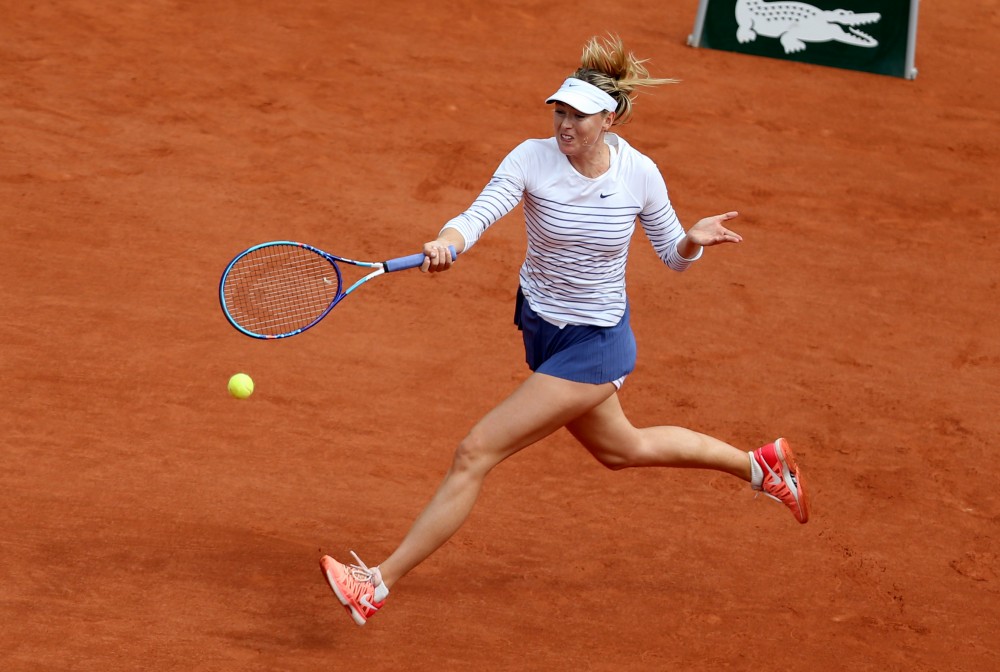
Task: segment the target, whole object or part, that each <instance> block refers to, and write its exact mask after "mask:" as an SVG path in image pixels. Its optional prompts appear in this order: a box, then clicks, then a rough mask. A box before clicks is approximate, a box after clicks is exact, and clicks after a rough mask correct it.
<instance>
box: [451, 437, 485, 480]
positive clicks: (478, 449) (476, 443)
mask: <svg viewBox="0 0 1000 672" xmlns="http://www.w3.org/2000/svg"><path fill="white" fill-rule="evenodd" d="M494 464H495V462H494V461H493V460H491V458H490V452H489V449H488V446H487V445H486V443H485V442H484V441H483V438H482V437H481V436H479V435H478V434H477V433H476V432H475V431H473V432H470V433H469V434H468V436H466V437H465V438H464V439H462V441H461V443H459V444H458V448H456V449H455V455H454V457H453V458H452V464H451V470H452V472H453V473H485V472H487V471H489V470H490V469H492V468H493V466H494Z"/></svg>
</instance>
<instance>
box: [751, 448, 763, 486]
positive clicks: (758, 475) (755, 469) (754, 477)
mask: <svg viewBox="0 0 1000 672" xmlns="http://www.w3.org/2000/svg"><path fill="white" fill-rule="evenodd" d="M747 455H749V456H750V487H751V488H753V489H754V490H760V489H762V488H763V487H764V470H763V469H761V468H760V465H759V464H757V460H755V459H754V456H753V451H752V450H748V451H747Z"/></svg>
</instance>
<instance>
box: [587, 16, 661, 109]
mask: <svg viewBox="0 0 1000 672" xmlns="http://www.w3.org/2000/svg"><path fill="white" fill-rule="evenodd" d="M644 63H646V60H639V59H638V58H636V57H635V55H634V54H632V52H626V51H625V45H624V44H623V43H622V41H621V38H619V37H618V36H617V35H609V36H608V37H607V38H605V39H604V40H601V39H600V38H598V37H596V36H595V37H592V38H590V40H589V41H588V42H587V44H586V45H584V47H583V55H582V56H581V57H580V68H579V69H578V70H577V71H576V72H574V73H573V75H572V76H573V77H575V78H576V79H582V80H583V81H585V82H588V83H590V84H593V85H594V86H596V87H597V88H599V89H600V90H601V91H604V92H605V93H607V94H608V95H610V96H611V97H612V98H614V99H615V101H616V102H617V103H618V108H617V109H616V110H615V120H614V122H613V123H612V125H617V124H624V123H627V122H628V121H629V119H631V118H632V101H633V100H634V98H635V94H636V91H635V89H636V88H637V87H640V86H659V85H660V84H674V83H676V82H677V81H678V80H676V79H658V78H655V77H650V76H649V71H648V70H647V69H646V66H645V65H643V64H644Z"/></svg>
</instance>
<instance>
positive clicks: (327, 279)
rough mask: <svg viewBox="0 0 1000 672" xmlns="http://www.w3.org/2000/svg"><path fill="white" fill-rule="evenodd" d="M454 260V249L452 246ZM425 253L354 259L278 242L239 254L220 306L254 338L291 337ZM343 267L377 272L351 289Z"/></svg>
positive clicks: (417, 263)
mask: <svg viewBox="0 0 1000 672" xmlns="http://www.w3.org/2000/svg"><path fill="white" fill-rule="evenodd" d="M449 249H450V250H451V258H452V259H453V260H454V259H455V248H454V247H450V248H449ZM422 263H424V254H423V253H422V252H421V253H419V254H411V255H409V256H406V257H398V258H396V259H390V260H388V261H354V260H353V259H345V258H343V257H338V256H335V255H333V254H330V253H328V252H324V251H323V250H319V249H316V248H315V247H312V246H310V245H306V244H304V243H295V242H292V241H289V240H276V241H273V242H270V243H263V244H261V245H254V246H253V247H251V248H249V249H247V250H244V251H243V252H240V253H239V254H238V255H236V258H234V259H233V260H232V261H231V262H229V265H228V266H226V270H225V272H224V273H223V274H222V281H221V282H220V283H219V302H220V303H221V304H222V312H223V313H224V314H225V315H226V319H227V320H229V323H230V324H231V325H233V326H234V327H236V329H237V330H238V331H240V332H241V333H243V334H246V335H247V336H251V337H253V338H266V339H271V338H287V337H289V336H295V335H296V334H301V333H302V332H303V331H305V330H306V329H309V328H310V327H314V326H316V324H318V323H319V321H320V320H322V319H323V318H324V317H326V316H327V314H328V313H329V312H330V311H331V310H333V307H334V306H336V305H337V304H338V303H340V302H341V301H343V300H344V298H346V297H347V295H348V294H350V293H351V292H353V291H354V290H356V289H357V288H358V287H360V286H361V285H363V284H365V283H366V282H368V281H369V280H371V279H372V278H376V277H378V276H380V275H382V274H384V273H392V272H393V271H403V270H406V269H408V268H418V267H419V266H420V265H421V264H422ZM338 264H351V265H352V266H362V267H365V268H374V269H375V270H374V271H372V272H371V273H369V274H368V275H366V276H364V277H363V278H361V279H360V280H358V281H357V282H355V283H354V284H353V285H351V286H350V287H348V288H347V289H346V290H342V285H343V282H344V278H343V276H342V275H341V272H340V266H338Z"/></svg>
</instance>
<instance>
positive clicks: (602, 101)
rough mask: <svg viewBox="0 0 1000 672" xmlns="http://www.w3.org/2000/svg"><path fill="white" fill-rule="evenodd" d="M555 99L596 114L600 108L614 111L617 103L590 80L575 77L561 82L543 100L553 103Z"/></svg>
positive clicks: (581, 110) (582, 110) (587, 112)
mask: <svg viewBox="0 0 1000 672" xmlns="http://www.w3.org/2000/svg"><path fill="white" fill-rule="evenodd" d="M556 101H559V102H560V103H566V104H567V105H569V106H570V107H572V108H574V109H576V110H579V111H580V112H583V113H584V114H597V113H598V112H600V111H601V110H604V111H606V112H614V111H615V110H617V109H618V103H616V102H615V99H614V98H612V97H611V96H610V95H608V94H607V93H605V92H604V91H601V90H600V89H599V88H597V87H596V86H594V85H593V84H591V83H590V82H585V81H583V80H582V79H577V78H575V77H570V78H569V79H567V80H566V81H565V82H563V83H562V86H560V87H559V90H558V91H556V92H555V93H553V94H552V95H551V96H549V99H548V100H546V101H545V102H546V103H554V102H556Z"/></svg>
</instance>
